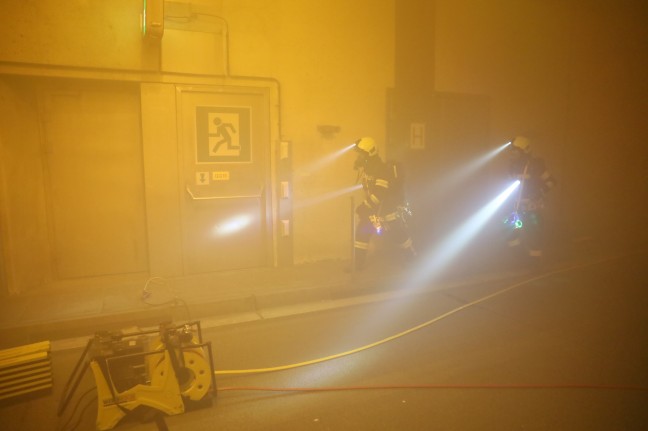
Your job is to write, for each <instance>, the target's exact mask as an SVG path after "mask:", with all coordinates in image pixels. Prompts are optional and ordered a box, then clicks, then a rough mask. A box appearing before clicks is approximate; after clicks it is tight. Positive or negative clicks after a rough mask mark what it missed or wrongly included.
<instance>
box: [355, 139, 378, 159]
mask: <svg viewBox="0 0 648 431" xmlns="http://www.w3.org/2000/svg"><path fill="white" fill-rule="evenodd" d="M355 148H356V150H358V151H360V152H362V153H366V154H367V155H368V156H375V155H376V154H378V149H377V148H376V141H374V140H373V138H369V137H365V138H360V139H358V140H357V141H355Z"/></svg>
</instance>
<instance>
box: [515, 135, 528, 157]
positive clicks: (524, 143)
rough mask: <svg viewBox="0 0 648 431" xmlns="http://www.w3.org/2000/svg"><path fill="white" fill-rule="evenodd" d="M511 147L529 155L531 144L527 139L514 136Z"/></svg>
mask: <svg viewBox="0 0 648 431" xmlns="http://www.w3.org/2000/svg"><path fill="white" fill-rule="evenodd" d="M513 147H515V148H517V149H519V150H521V151H522V152H523V153H526V154H528V153H530V152H531V142H530V141H529V139H528V138H525V137H524V136H516V137H515V139H514V140H513Z"/></svg>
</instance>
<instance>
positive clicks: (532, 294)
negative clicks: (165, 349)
mask: <svg viewBox="0 0 648 431" xmlns="http://www.w3.org/2000/svg"><path fill="white" fill-rule="evenodd" d="M645 261H646V259H645V254H636V255H632V256H627V257H624V258H619V259H612V260H608V261H604V262H599V263H596V264H590V265H587V266H581V267H575V268H571V269H570V268H566V269H565V270H561V271H559V272H557V273H554V274H546V273H544V274H541V275H540V276H539V277H537V276H529V277H527V278H525V279H521V280H520V282H519V283H518V282H514V281H512V282H511V283H510V284H506V285H505V284H497V283H485V284H480V285H475V286H471V287H463V288H454V289H448V290H442V291H434V292H428V293H426V294H420V295H412V296H404V297H402V298H399V299H393V300H390V301H386V302H381V303H375V304H366V305H361V306H353V307H346V308H340V309H335V310H328V311H320V312H316V313H309V314H303V315H294V316H290V317H283V318H279V319H270V320H262V321H256V322H250V323H246V324H240V325H234V326H224V327H217V328H209V329H205V330H204V331H203V335H204V337H205V338H206V339H207V340H210V341H211V342H212V343H213V353H214V356H215V361H216V364H215V367H216V369H217V372H218V374H217V384H218V388H219V390H218V396H217V397H216V399H215V400H214V402H213V405H212V406H211V407H207V408H203V409H199V410H195V411H191V412H186V413H184V414H181V415H176V416H168V417H166V418H165V419H164V422H165V425H166V426H167V427H168V429H169V430H171V431H201V430H241V431H247V430H249V431H253V430H264V431H267V430H490V429H496V430H552V431H554V430H645V429H647V425H646V424H648V268H647V267H646V265H645ZM345 352H353V353H349V354H345ZM79 355H80V350H78V349H76V350H66V351H57V352H54V353H53V361H54V363H53V368H54V369H55V370H58V371H57V372H58V378H57V379H56V380H57V385H56V387H55V389H54V392H53V393H52V394H51V395H50V396H46V397H41V398H37V399H34V400H32V401H28V402H23V403H18V404H13V405H9V406H4V407H2V408H1V409H0V420H2V422H3V426H2V429H4V430H50V429H61V427H62V425H65V423H66V422H68V421H69V422H68V426H67V427H65V429H71V428H72V426H73V425H75V424H76V423H77V420H78V426H77V427H76V429H77V430H92V429H95V427H94V420H95V418H96V406H95V405H94V403H89V404H88V400H90V399H91V397H92V395H93V391H92V390H90V392H88V395H86V396H84V397H83V398H82V399H81V400H79V399H78V398H79V396H81V394H82V393H83V392H84V391H85V390H86V389H89V388H92V387H93V381H92V378H91V377H90V376H87V378H86V379H84V381H83V382H82V384H81V386H80V387H79V390H78V391H77V396H76V397H75V399H74V400H73V403H71V404H70V406H69V407H68V409H66V412H65V414H64V415H63V417H61V418H57V417H56V406H57V404H58V399H59V397H60V393H61V390H62V385H63V383H64V382H65V380H66V379H67V375H68V374H69V373H70V372H71V370H72V367H73V366H74V364H75V362H76V360H77V359H78V357H79ZM338 355H339V357H335V358H329V359H328V360H321V362H316V363H314V364H310V365H303V366H296V367H294V368H289V369H286V370H282V371H273V372H251V373H246V374H241V373H239V372H238V371H239V370H257V369H265V368H268V367H277V366H284V365H290V364H300V363H303V362H306V361H312V360H320V359H323V358H327V357H330V356H338ZM77 404H78V406H79V408H78V409H77V410H76V411H73V408H74V406H75V405H77ZM86 404H87V405H88V408H87V409H86V410H85V411H82V408H83V407H84V406H85V405H86ZM115 429H120V430H134V431H145V430H150V431H154V430H158V429H160V428H158V425H157V424H156V423H154V422H147V423H141V422H139V421H128V420H126V421H124V422H122V423H121V424H119V425H118V426H117V427H116V428H115Z"/></svg>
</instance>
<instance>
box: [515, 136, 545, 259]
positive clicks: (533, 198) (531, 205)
mask: <svg viewBox="0 0 648 431" xmlns="http://www.w3.org/2000/svg"><path fill="white" fill-rule="evenodd" d="M510 148H511V149H510V150H509V151H510V154H511V161H510V165H509V175H510V177H512V178H513V179H518V180H520V188H519V194H518V195H517V198H516V200H515V208H514V212H513V213H512V214H511V216H509V218H508V219H507V220H508V222H509V224H510V225H511V228H512V230H511V233H510V237H509V239H508V245H509V247H510V248H511V249H512V250H519V249H520V248H521V247H524V248H526V254H527V256H528V259H527V261H529V262H530V263H532V264H537V263H539V262H541V261H542V257H543V238H544V234H545V233H544V220H543V212H544V211H543V210H544V196H545V194H546V193H547V192H548V191H549V190H551V188H553V187H554V185H555V180H554V178H553V176H552V175H551V174H550V173H549V171H548V170H547V168H546V166H545V162H544V160H543V159H541V158H538V157H535V156H534V155H533V154H532V152H531V142H530V141H529V139H527V138H526V137H524V136H517V137H516V138H515V139H514V140H513V141H512V145H511V147H510ZM518 255H519V253H518Z"/></svg>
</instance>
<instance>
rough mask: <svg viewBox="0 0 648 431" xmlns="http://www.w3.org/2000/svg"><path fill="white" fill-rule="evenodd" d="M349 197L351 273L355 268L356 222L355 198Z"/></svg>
mask: <svg viewBox="0 0 648 431" xmlns="http://www.w3.org/2000/svg"><path fill="white" fill-rule="evenodd" d="M350 199H351V270H350V271H351V274H353V273H355V268H356V256H355V236H356V224H355V199H354V198H353V196H351V197H350Z"/></svg>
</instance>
